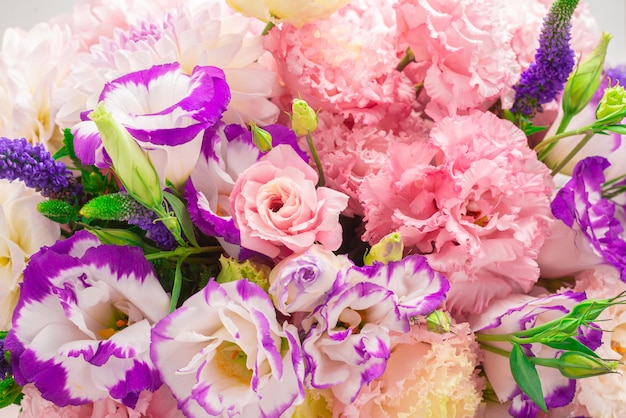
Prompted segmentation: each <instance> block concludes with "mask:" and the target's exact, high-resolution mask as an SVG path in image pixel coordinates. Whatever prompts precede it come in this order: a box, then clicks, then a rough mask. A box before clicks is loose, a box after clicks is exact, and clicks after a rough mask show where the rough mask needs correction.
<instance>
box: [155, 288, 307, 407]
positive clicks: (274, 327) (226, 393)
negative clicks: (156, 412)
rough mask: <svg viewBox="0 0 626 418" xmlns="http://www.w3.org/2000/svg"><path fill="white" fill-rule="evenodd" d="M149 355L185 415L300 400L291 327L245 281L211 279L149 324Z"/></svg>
mask: <svg viewBox="0 0 626 418" xmlns="http://www.w3.org/2000/svg"><path fill="white" fill-rule="evenodd" d="M151 356H152V358H153V360H154V362H155V363H156V364H157V365H158V366H159V369H160V370H161V372H162V375H163V379H164V381H165V383H166V384H167V385H168V386H169V387H170V388H171V389H172V393H173V394H174V397H176V398H177V400H178V403H179V407H180V409H181V410H182V411H183V412H184V413H185V414H186V415H187V416H236V415H240V416H244V417H258V416H267V417H278V416H281V414H284V413H285V412H288V411H290V410H291V409H292V408H293V407H295V405H297V404H299V403H301V402H302V400H303V399H304V388H303V384H302V381H303V374H304V364H303V362H302V355H301V348H300V342H299V340H298V333H297V329H296V328H295V327H294V326H293V325H289V324H287V323H285V325H280V324H279V323H278V321H277V319H276V311H275V310H274V306H273V305H272V302H271V300H270V298H269V296H268V295H267V294H266V293H265V292H264V291H263V290H262V289H261V288H260V287H258V286H257V285H255V284H253V283H250V282H248V281H246V280H236V281H232V282H227V283H224V284H221V285H220V284H218V283H217V282H215V281H209V283H208V284H207V286H206V287H205V288H204V289H203V290H202V291H200V292H198V293H196V294H195V295H193V296H191V297H190V298H189V299H187V300H186V301H185V303H184V304H183V306H181V307H180V308H178V309H177V310H175V311H174V312H173V313H171V314H170V315H169V316H167V317H165V318H164V319H162V320H161V321H160V322H159V323H158V324H157V325H156V326H155V328H154V329H153V331H152V348H151Z"/></svg>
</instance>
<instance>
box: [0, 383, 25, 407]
mask: <svg viewBox="0 0 626 418" xmlns="http://www.w3.org/2000/svg"><path fill="white" fill-rule="evenodd" d="M21 398H22V387H21V386H20V385H18V384H17V383H15V380H14V379H13V378H12V377H9V378H7V379H4V380H1V381H0V408H4V407H7V406H9V405H12V404H19V401H20V399H21Z"/></svg>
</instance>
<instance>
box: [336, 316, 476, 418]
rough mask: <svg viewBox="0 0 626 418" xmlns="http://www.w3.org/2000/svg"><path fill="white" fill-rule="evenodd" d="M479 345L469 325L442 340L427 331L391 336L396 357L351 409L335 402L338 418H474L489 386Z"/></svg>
mask: <svg viewBox="0 0 626 418" xmlns="http://www.w3.org/2000/svg"><path fill="white" fill-rule="evenodd" d="M477 365H478V344H477V343H476V342H475V340H474V334H473V333H472V332H471V331H470V329H469V326H468V324H467V323H462V324H459V325H454V326H453V327H452V329H451V332H449V333H445V334H436V333H434V332H430V331H428V330H427V329H426V327H425V325H422V326H418V325H416V326H413V328H412V329H411V331H410V332H408V333H395V332H394V333H392V334H391V357H390V358H389V361H388V362H387V368H386V369H385V372H384V373H383V375H382V376H380V377H379V378H378V379H376V380H374V381H372V382H370V383H369V384H368V385H366V386H364V387H363V388H362V390H361V392H360V393H359V395H358V396H357V398H356V399H355V400H354V402H352V403H351V404H342V403H341V402H338V401H336V402H334V408H333V413H334V416H342V417H346V418H348V417H362V416H368V417H385V418H391V417H399V416H438V417H459V418H460V417H468V418H470V417H473V416H475V414H476V412H477V409H478V406H479V404H480V401H481V392H480V391H481V390H482V389H483V386H484V381H483V379H482V378H479V377H478V375H477V371H476V366H477Z"/></svg>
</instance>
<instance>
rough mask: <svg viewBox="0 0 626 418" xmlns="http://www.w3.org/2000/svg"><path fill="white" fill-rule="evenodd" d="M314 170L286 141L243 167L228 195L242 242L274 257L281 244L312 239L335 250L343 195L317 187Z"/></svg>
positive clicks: (297, 248)
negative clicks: (253, 162)
mask: <svg viewBox="0 0 626 418" xmlns="http://www.w3.org/2000/svg"><path fill="white" fill-rule="evenodd" d="M317 181H318V175H317V172H316V171H315V169H313V168H312V167H310V166H309V165H307V164H306V162H304V161H303V160H302V159H301V158H300V157H299V156H298V154H296V152H295V151H294V150H293V148H291V147H290V146H287V145H279V146H277V147H275V148H274V149H272V150H271V151H270V152H269V153H267V155H265V157H263V158H262V159H260V160H259V161H258V162H257V163H256V164H254V165H252V166H251V167H249V168H248V169H247V170H245V171H244V172H243V173H241V175H240V176H239V178H238V179H237V182H236V183H235V187H234V189H233V191H232V193H231V195H230V199H229V202H230V212H231V214H232V217H233V220H234V221H235V225H236V226H237V228H239V230H240V231H241V245H242V247H245V248H248V249H250V250H254V251H257V252H259V253H261V254H265V255H267V256H269V257H272V258H275V257H277V256H279V255H280V254H281V250H283V249H284V248H283V247H286V248H287V249H288V250H291V251H292V252H304V251H306V250H307V249H308V248H309V247H311V246H312V245H313V243H315V242H319V243H320V244H321V245H322V246H323V247H324V248H325V249H327V250H331V251H332V250H336V249H337V248H339V246H340V245H341V242H342V231H341V225H340V224H339V214H340V213H341V211H343V210H344V209H345V208H346V206H347V204H348V196H347V195H345V194H343V193H340V192H337V191H335V190H331V189H329V188H327V187H319V188H316V187H315V185H316V184H317Z"/></svg>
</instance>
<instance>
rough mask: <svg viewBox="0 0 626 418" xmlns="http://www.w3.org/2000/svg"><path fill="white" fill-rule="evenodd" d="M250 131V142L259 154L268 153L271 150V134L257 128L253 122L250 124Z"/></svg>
mask: <svg viewBox="0 0 626 418" xmlns="http://www.w3.org/2000/svg"><path fill="white" fill-rule="evenodd" d="M250 131H251V132H252V142H253V143H254V145H256V146H257V148H258V149H259V150H261V152H268V151H269V150H271V149H272V134H270V133H269V132H267V131H266V130H265V129H262V128H259V127H258V126H257V125H256V123H254V122H253V123H251V124H250Z"/></svg>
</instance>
